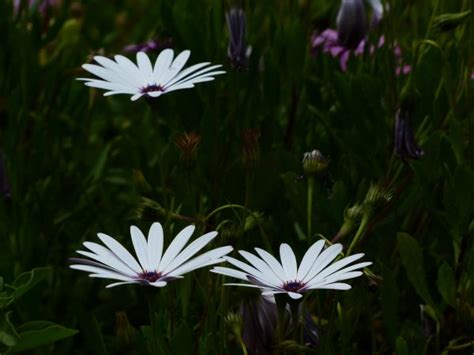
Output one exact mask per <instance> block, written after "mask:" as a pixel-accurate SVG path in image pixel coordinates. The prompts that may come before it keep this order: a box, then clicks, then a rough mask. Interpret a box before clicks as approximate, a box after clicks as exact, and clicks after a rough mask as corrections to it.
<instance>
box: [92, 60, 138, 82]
mask: <svg viewBox="0 0 474 355" xmlns="http://www.w3.org/2000/svg"><path fill="white" fill-rule="evenodd" d="M94 60H95V61H96V62H97V63H99V64H100V65H102V66H103V67H104V68H106V69H108V70H110V71H111V72H113V73H114V74H115V75H117V76H118V77H120V78H121V79H122V80H123V81H124V82H126V83H128V84H130V85H131V86H133V87H134V88H136V89H140V88H141V87H142V86H143V83H142V82H140V80H138V78H136V77H135V76H130V75H128V74H127V73H128V72H127V71H126V70H124V69H123V68H122V66H121V65H120V64H119V63H117V62H115V61H113V60H112V59H109V58H107V57H102V56H95V57H94Z"/></svg>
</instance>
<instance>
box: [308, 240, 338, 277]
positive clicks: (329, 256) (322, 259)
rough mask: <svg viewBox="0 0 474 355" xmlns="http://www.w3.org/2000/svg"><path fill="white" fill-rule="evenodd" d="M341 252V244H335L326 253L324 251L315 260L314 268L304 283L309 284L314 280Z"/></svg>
mask: <svg viewBox="0 0 474 355" xmlns="http://www.w3.org/2000/svg"><path fill="white" fill-rule="evenodd" d="M341 251H342V245H341V244H333V245H331V246H330V247H329V248H327V249H326V250H325V251H323V252H322V253H321V254H320V255H319V256H318V258H317V259H316V260H315V262H314V264H313V266H312V267H311V269H310V270H309V272H308V274H307V275H306V276H305V278H304V279H303V280H302V281H303V282H308V281H309V280H311V279H313V278H314V277H315V276H316V275H317V274H318V273H319V272H321V270H323V269H324V268H325V267H326V266H327V265H328V264H329V263H331V261H333V260H334V259H335V258H336V257H337V256H338V255H339V253H340V252H341Z"/></svg>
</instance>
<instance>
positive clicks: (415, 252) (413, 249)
mask: <svg viewBox="0 0 474 355" xmlns="http://www.w3.org/2000/svg"><path fill="white" fill-rule="evenodd" d="M397 239H398V248H399V250H400V256H401V258H402V264H403V266H404V268H405V270H406V272H407V276H408V280H409V281H410V283H411V284H412V286H413V287H414V288H415V290H416V292H417V293H418V295H419V296H420V297H421V298H423V300H425V302H426V303H428V304H431V305H432V304H433V302H432V300H431V296H430V293H429V291H428V286H427V284H426V275H425V268H424V267H423V252H422V250H421V248H420V246H419V245H418V242H417V241H416V239H415V238H413V237H412V236H410V235H408V234H407V233H398V235H397Z"/></svg>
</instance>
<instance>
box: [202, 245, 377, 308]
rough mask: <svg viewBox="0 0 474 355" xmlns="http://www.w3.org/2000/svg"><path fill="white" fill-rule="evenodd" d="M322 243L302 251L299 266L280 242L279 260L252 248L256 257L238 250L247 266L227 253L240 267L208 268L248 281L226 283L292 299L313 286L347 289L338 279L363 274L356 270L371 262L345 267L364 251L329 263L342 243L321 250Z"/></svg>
mask: <svg viewBox="0 0 474 355" xmlns="http://www.w3.org/2000/svg"><path fill="white" fill-rule="evenodd" d="M324 244H325V241H324V240H319V241H317V242H316V243H314V244H313V245H312V246H311V247H310V248H309V249H308V251H307V252H306V253H305V255H304V257H303V259H302V261H301V263H300V265H299V267H298V265H297V262H296V256H295V254H294V253H293V250H292V249H291V247H290V246H289V245H288V244H285V243H283V244H281V245H280V259H281V262H279V261H278V260H277V259H276V258H275V257H274V256H272V255H271V254H270V253H268V252H266V251H265V250H262V249H260V248H255V250H256V252H257V254H258V256H259V257H258V256H256V255H254V254H252V253H249V252H247V251H243V250H240V251H239V253H240V255H241V256H243V257H244V258H245V259H246V260H247V261H248V262H249V263H250V265H249V264H246V263H244V262H242V261H240V260H237V259H234V258H232V257H229V256H226V257H224V259H225V260H226V261H228V262H229V263H231V264H232V265H234V266H235V267H237V268H238V269H240V270H235V269H231V268H227V267H220V266H216V267H214V268H213V269H212V270H211V271H212V272H215V273H218V274H222V275H227V276H231V277H234V278H237V279H241V280H244V281H247V282H249V283H247V284H238V283H237V284H236V283H231V284H227V285H233V286H247V287H255V288H259V289H260V290H261V291H262V295H264V296H266V295H275V294H288V295H289V296H290V297H291V298H293V299H299V298H301V297H303V293H305V292H307V291H309V290H313V289H333V290H349V289H350V288H351V286H350V285H348V284H346V283H342V282H339V281H342V280H348V279H352V278H354V277H358V276H360V275H362V272H361V271H355V270H357V269H361V268H364V267H366V266H369V265H371V264H372V263H371V262H363V263H358V264H353V265H351V266H347V265H349V264H350V263H352V262H353V261H355V260H358V259H360V258H362V257H363V256H364V254H354V255H352V256H348V257H345V258H342V259H340V260H338V261H336V262H334V263H332V262H333V261H334V259H336V257H337V256H338V255H339V253H340V252H341V251H342V245H341V244H333V245H331V246H330V247H328V248H327V249H325V250H323V249H324ZM331 263H332V264H331Z"/></svg>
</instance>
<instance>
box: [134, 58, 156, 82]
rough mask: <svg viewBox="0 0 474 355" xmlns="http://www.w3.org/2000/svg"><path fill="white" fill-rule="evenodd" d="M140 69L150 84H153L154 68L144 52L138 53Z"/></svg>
mask: <svg viewBox="0 0 474 355" xmlns="http://www.w3.org/2000/svg"><path fill="white" fill-rule="evenodd" d="M137 64H138V69H140V71H141V72H142V73H143V75H144V76H145V77H146V78H147V81H148V84H150V85H152V84H153V67H152V66H151V62H150V58H148V56H147V55H146V53H144V52H138V53H137Z"/></svg>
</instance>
